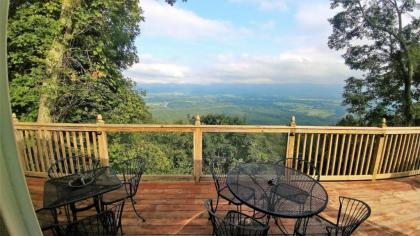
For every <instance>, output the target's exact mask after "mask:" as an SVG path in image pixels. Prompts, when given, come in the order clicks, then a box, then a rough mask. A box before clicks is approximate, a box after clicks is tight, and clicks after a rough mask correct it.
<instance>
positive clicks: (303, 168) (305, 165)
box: [278, 157, 320, 181]
mask: <svg viewBox="0 0 420 236" xmlns="http://www.w3.org/2000/svg"><path fill="white" fill-rule="evenodd" d="M278 163H279V164H282V165H285V166H287V167H290V168H293V169H295V170H298V171H300V172H302V173H305V174H306V175H308V176H310V177H312V178H313V179H315V180H316V181H319V177H320V173H319V169H318V168H317V167H316V165H315V163H313V162H312V161H307V160H303V159H302V158H301V157H298V158H284V159H281V160H280V161H279V162H278Z"/></svg>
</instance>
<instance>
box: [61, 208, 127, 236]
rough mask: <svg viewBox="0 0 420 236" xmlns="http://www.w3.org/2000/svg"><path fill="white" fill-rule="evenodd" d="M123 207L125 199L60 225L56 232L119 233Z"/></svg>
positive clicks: (80, 235) (69, 234) (70, 234)
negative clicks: (103, 209) (87, 215)
mask: <svg viewBox="0 0 420 236" xmlns="http://www.w3.org/2000/svg"><path fill="white" fill-rule="evenodd" d="M123 209H124V201H121V202H119V203H117V204H115V205H114V206H113V207H111V208H108V209H107V210H105V211H103V212H101V213H98V214H96V215H92V216H89V217H86V218H84V219H81V220H78V221H75V222H72V223H70V224H67V225H60V226H58V232H56V234H57V235H66V236H76V235H77V236H84V235H86V236H87V235H89V236H91V235H92V236H100V235H104V236H114V235H117V233H118V229H119V228H118V227H119V226H120V222H121V216H122V212H123Z"/></svg>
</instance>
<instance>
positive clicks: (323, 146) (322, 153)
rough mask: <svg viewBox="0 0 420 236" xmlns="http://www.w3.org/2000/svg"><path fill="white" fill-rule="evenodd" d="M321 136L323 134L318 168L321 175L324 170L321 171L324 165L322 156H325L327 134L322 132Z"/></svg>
mask: <svg viewBox="0 0 420 236" xmlns="http://www.w3.org/2000/svg"><path fill="white" fill-rule="evenodd" d="M323 136H324V139H323V141H322V152H321V167H320V168H319V173H320V174H321V175H322V173H324V172H322V170H323V167H324V156H325V145H326V143H327V134H324V135H323Z"/></svg>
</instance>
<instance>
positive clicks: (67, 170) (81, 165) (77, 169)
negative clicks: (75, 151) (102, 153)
mask: <svg viewBox="0 0 420 236" xmlns="http://www.w3.org/2000/svg"><path fill="white" fill-rule="evenodd" d="M99 167H100V162H99V160H97V159H95V158H92V157H88V156H72V157H66V158H64V159H59V160H57V161H56V162H55V163H53V164H51V166H50V168H49V169H48V177H49V178H50V179H54V178H60V177H63V176H67V175H71V174H77V173H83V172H89V171H93V170H96V169H98V168H99Z"/></svg>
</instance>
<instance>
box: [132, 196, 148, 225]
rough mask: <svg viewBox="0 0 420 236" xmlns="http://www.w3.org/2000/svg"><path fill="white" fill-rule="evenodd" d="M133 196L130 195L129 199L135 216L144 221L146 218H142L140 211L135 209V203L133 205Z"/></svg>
mask: <svg viewBox="0 0 420 236" xmlns="http://www.w3.org/2000/svg"><path fill="white" fill-rule="evenodd" d="M133 198H134V197H131V198H130V199H131V205H132V206H133V209H134V212H135V213H136V215H137V217H139V218H140V219H142V220H143V222H146V219H144V217H143V216H142V215H140V213H139V212H138V211H137V209H136V205H134V204H135V202H136V201H135V200H134V199H133Z"/></svg>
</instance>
